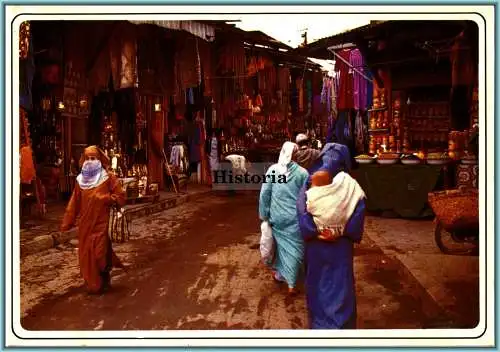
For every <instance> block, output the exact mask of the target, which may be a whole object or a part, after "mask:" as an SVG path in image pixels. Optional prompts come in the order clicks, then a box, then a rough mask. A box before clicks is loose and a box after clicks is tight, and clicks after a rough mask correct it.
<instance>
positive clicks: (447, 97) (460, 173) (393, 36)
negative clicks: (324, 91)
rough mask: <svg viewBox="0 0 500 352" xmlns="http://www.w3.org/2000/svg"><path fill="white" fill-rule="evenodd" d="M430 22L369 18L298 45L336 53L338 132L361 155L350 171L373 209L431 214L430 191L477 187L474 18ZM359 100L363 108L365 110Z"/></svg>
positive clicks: (339, 140)
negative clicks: (473, 143) (338, 32)
mask: <svg viewBox="0 0 500 352" xmlns="http://www.w3.org/2000/svg"><path fill="white" fill-rule="evenodd" d="M428 24H429V27H426V29H425V30H422V28H423V27H422V25H421V24H419V25H418V26H417V25H416V24H414V23H412V22H411V21H383V22H377V23H372V24H370V25H368V26H365V27H360V28H358V29H354V30H352V31H349V32H346V33H342V34H341V35H338V36H334V37H330V38H325V39H322V40H321V41H319V42H318V43H313V44H311V45H310V46H309V47H308V48H303V49H300V50H299V52H301V51H302V53H303V52H304V50H308V51H307V53H308V55H310V56H312V57H318V58H323V59H325V58H331V57H332V56H333V57H335V59H336V66H337V68H336V69H337V71H338V73H337V74H336V75H335V76H334V78H333V83H330V84H329V85H328V86H331V87H332V88H330V89H331V90H333V89H336V90H337V91H335V94H333V98H330V99H329V100H328V101H329V102H330V106H332V105H333V106H336V109H335V108H330V110H331V111H333V112H334V113H335V114H336V116H334V119H335V128H334V129H333V132H332V135H335V138H334V140H335V141H336V142H337V143H342V144H345V145H348V146H349V147H350V149H351V152H352V154H353V155H354V156H356V157H355V160H356V163H354V165H355V168H356V170H354V171H353V173H354V175H355V176H356V178H357V179H358V181H359V182H360V184H361V185H362V187H363V189H364V190H365V192H366V194H367V207H368V209H369V210H373V211H391V212H394V213H396V214H397V215H399V216H402V217H419V216H425V215H427V214H428V211H426V210H428V207H427V206H426V203H427V194H428V193H429V192H431V191H433V190H436V189H443V188H444V189H449V188H457V187H477V174H478V165H477V155H476V153H477V151H474V150H473V148H471V145H470V143H469V142H470V136H471V135H473V134H474V130H475V129H476V127H474V126H473V124H474V122H473V121H474V120H475V119H477V118H476V116H477V107H476V104H475V103H474V101H477V91H474V90H473V88H474V87H475V86H476V85H477V83H476V82H477V70H475V69H474V67H475V66H474V65H476V66H477V61H476V63H475V64H474V63H473V62H474V57H475V55H474V51H477V38H476V36H477V32H474V31H475V29H474V26H473V25H471V24H470V23H468V22H461V21H433V22H429V23H428ZM474 33H476V34H474ZM389 34H390V35H389ZM346 43H347V44H346ZM353 48H354V49H353ZM358 49H359V50H358ZM355 51H357V52H356V54H355V56H356V58H353V53H354V52H355ZM315 53H316V54H318V55H315ZM360 84H363V85H364V88H360V87H361V85H360ZM328 86H327V87H328ZM367 87H368V88H367ZM371 87H373V88H371ZM369 90H372V93H370V94H366V92H368V91H369ZM474 92H475V93H474ZM360 93H361V94H360ZM458 96H460V97H461V98H458ZM360 97H361V99H360ZM360 107H361V108H360ZM356 108H358V109H359V110H360V111H362V110H363V108H365V109H366V115H365V116H364V118H363V117H361V118H359V116H362V114H359V112H358V113H356V112H355V111H356ZM331 115H333V114H331ZM358 118H359V123H358ZM358 125H359V127H358ZM353 126H354V127H353ZM352 132H354V133H352ZM426 208H427V209H426Z"/></svg>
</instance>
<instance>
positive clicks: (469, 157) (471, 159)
mask: <svg viewBox="0 0 500 352" xmlns="http://www.w3.org/2000/svg"><path fill="white" fill-rule="evenodd" d="M462 164H477V157H476V156H475V155H474V154H466V155H465V156H464V157H463V158H462Z"/></svg>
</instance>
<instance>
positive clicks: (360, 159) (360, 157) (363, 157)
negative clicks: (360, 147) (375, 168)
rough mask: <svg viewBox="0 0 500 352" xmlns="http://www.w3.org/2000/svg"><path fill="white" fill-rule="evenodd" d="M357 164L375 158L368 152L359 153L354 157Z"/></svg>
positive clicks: (370, 161)
mask: <svg viewBox="0 0 500 352" xmlns="http://www.w3.org/2000/svg"><path fill="white" fill-rule="evenodd" d="M354 159H355V160H356V162H358V163H359V164H371V163H373V161H374V160H375V158H374V157H372V156H371V155H368V154H361V155H358V156H357V157H355V158H354Z"/></svg>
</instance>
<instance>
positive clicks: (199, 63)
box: [195, 38, 201, 85]
mask: <svg viewBox="0 0 500 352" xmlns="http://www.w3.org/2000/svg"><path fill="white" fill-rule="evenodd" d="M195 40H196V80H197V82H198V85H200V84H201V61H200V49H199V47H198V38H195Z"/></svg>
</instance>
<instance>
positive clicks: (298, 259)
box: [259, 142, 308, 294]
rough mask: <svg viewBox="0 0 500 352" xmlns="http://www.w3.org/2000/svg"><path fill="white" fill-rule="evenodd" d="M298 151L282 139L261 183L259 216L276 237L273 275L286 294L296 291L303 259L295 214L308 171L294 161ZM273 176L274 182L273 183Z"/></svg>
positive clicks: (293, 144) (295, 146)
mask: <svg viewBox="0 0 500 352" xmlns="http://www.w3.org/2000/svg"><path fill="white" fill-rule="evenodd" d="M297 150H298V147H297V145H296V144H295V143H292V142H285V144H283V147H282V149H281V153H280V157H279V160H278V163H277V164H274V165H272V166H271V167H270V168H269V169H268V170H267V172H266V180H267V182H265V183H263V184H262V188H261V191H260V200H259V217H260V219H261V220H262V221H269V223H270V225H271V228H272V233H273V238H274V240H275V244H276V248H275V259H274V262H273V263H272V264H271V266H272V269H273V277H274V279H275V280H277V281H284V282H286V283H287V284H288V290H289V293H291V294H293V293H295V292H296V285H297V280H298V277H299V273H300V271H301V268H302V263H303V258H304V241H303V239H302V235H301V233H300V228H299V221H298V217H297V207H296V204H297V197H298V195H299V192H300V189H301V188H302V186H303V185H304V182H305V181H306V179H307V177H308V173H307V171H306V170H305V169H304V168H303V167H301V166H300V165H299V164H297V163H296V162H295V161H293V157H294V154H295V153H296V151H297ZM273 178H274V181H275V182H272V181H273Z"/></svg>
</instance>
